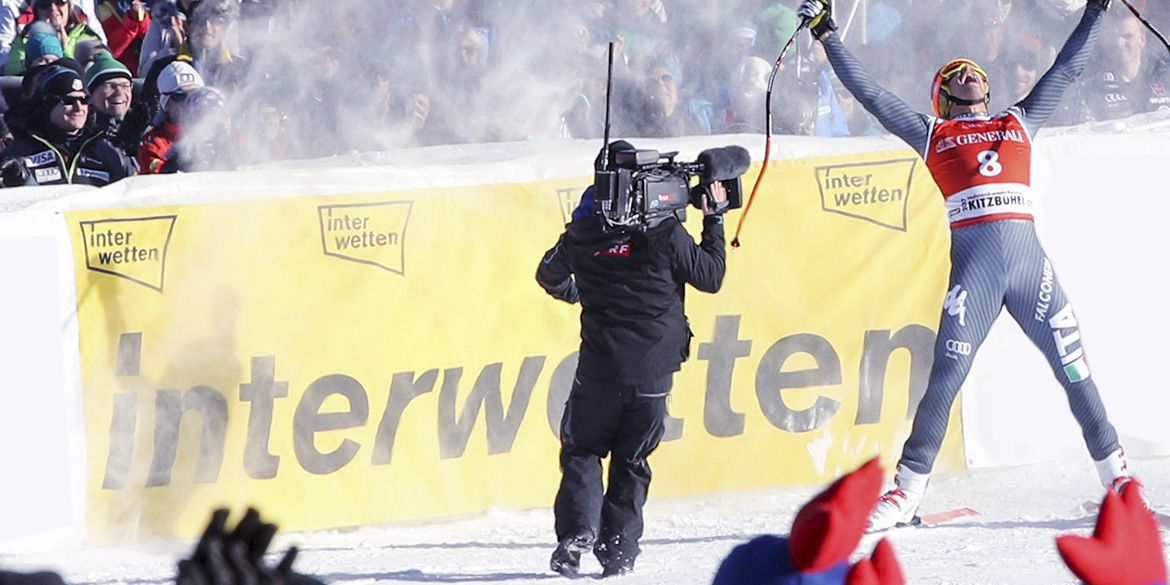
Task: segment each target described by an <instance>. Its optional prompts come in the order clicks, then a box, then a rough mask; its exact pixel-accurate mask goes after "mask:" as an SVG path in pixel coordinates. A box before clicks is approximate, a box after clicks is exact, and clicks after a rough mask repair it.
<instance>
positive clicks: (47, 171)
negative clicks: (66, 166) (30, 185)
mask: <svg viewBox="0 0 1170 585" xmlns="http://www.w3.org/2000/svg"><path fill="white" fill-rule="evenodd" d="M33 176H34V177H36V180H37V182H38V183H42V184H43V183H48V182H49V181H57V180H60V179H61V170H60V169H58V168H57V167H49V168H42V169H34V170H33Z"/></svg>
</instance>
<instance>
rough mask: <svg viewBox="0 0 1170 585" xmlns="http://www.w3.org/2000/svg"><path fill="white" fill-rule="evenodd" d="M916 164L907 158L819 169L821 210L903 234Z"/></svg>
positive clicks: (817, 172)
mask: <svg viewBox="0 0 1170 585" xmlns="http://www.w3.org/2000/svg"><path fill="white" fill-rule="evenodd" d="M917 163H918V159H916V158H913V159H911V158H906V159H897V160H888V161H880V162H873V163H856V164H846V165H832V166H824V167H817V168H816V169H815V173H816V181H817V188H818V189H819V190H820V193H821V209H823V210H824V211H826V212H828V213H838V214H841V215H844V216H847V217H852V218H856V219H860V220H864V221H867V222H870V223H873V224H876V225H879V226H882V227H884V228H889V229H892V230H897V231H903V232H904V231H906V217H907V211H906V210H907V206H908V204H909V201H910V186H911V181H912V180H913V177H914V166H915V165H916V164H917Z"/></svg>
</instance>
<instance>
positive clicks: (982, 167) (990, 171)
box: [976, 150, 1003, 177]
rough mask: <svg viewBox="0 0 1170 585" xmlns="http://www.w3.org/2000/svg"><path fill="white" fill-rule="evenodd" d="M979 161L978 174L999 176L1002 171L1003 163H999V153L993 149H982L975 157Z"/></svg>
mask: <svg viewBox="0 0 1170 585" xmlns="http://www.w3.org/2000/svg"><path fill="white" fill-rule="evenodd" d="M976 160H978V161H979V174H980V175H983V176H984V177H995V176H999V174H1000V173H1002V172H1003V165H1001V164H999V153H998V152H995V151H994V150H984V151H983V152H980V153H979V155H978V156H977V157H976Z"/></svg>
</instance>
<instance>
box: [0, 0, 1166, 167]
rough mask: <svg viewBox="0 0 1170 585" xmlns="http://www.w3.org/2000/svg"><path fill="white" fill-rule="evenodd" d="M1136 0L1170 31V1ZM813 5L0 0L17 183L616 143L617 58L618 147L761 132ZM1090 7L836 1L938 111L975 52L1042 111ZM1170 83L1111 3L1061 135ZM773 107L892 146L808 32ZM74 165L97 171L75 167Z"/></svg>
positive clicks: (1146, 37)
mask: <svg viewBox="0 0 1170 585" xmlns="http://www.w3.org/2000/svg"><path fill="white" fill-rule="evenodd" d="M1133 3H1134V4H1135V6H1137V7H1138V8H1139V9H1140V10H1142V11H1143V12H1144V13H1145V14H1146V15H1147V17H1148V18H1149V19H1150V20H1151V21H1152V22H1154V23H1155V24H1156V25H1159V24H1161V25H1164V26H1165V27H1170V6H1168V5H1170V3H1167V2H1162V1H1154V2H1150V1H1149V0H1133ZM797 5H798V1H797V0H726V1H725V2H719V3H712V2H701V1H699V0H595V1H586V0H582V1H580V2H556V3H550V2H541V1H539V0H377V1H371V0H361V1H356V0H153V1H151V0H0V63H2V64H3V65H4V68H5V73H6V75H7V77H5V78H3V79H4V81H5V83H4V84H2V87H3V89H4V97H5V101H6V102H7V103H6V104H4V108H5V110H6V113H5V114H4V121H5V123H6V129H5V138H4V140H5V142H4V144H5V155H6V156H5V157H4V162H3V163H2V164H3V168H2V169H0V171H2V173H3V178H4V183H5V184H8V185H11V184H48V183H52V182H54V181H56V180H58V179H59V182H91V183H94V184H105V183H106V182H109V181H112V180H117V179H118V178H121V177H122V176H127V175H129V174H134V173H155V172H171V171H178V170H185V171H191V170H201V169H208V168H236V167H240V166H245V165H251V164H257V163H264V162H268V161H272V160H281V159H304V158H317V157H323V156H330V155H335V154H341V153H347V152H354V151H381V150H391V149H396V148H403V147H414V146H428V145H439V144H464V143H475V142H497V141H515V140H525V139H557V138H586V139H594V138H599V137H600V136H601V135H602V131H603V126H604V117H605V116H604V113H605V107H604V104H605V89H606V64H607V45H608V43H609V42H610V41H614V42H615V43H616V44H615V46H616V53H617V56H616V58H615V65H614V67H615V72H614V83H613V87H614V90H613V99H612V125H613V128H612V132H613V135H614V136H615V137H651V138H654V137H669V136H681V135H702V134H722V133H742V132H746V133H753V132H763V130H764V124H765V115H764V107H765V103H764V99H765V98H764V92H765V89H766V86H767V82H768V76H769V73H770V72H771V69H772V64H773V63H774V61H775V59H776V57H777V55H778V54H779V52H780V48H781V46H782V45H783V44H784V42H785V41H786V40H787V39H788V38H789V37H790V36H791V34H792V32H793V31H794V30H795V28H796V26H797V17H796V15H795V8H796V7H797ZM1083 6H1084V1H1083V0H1079V1H1078V0H1015V1H1014V2H1013V1H1012V0H969V1H965V2H954V1H953V0H952V1H947V0H838V2H836V8H835V14H837V15H838V17H837V18H838V21H839V24H840V25H841V28H842V30H841V34H842V36H843V38H844V40H845V42H846V44H847V45H848V46H850V48H851V49H853V51H854V53H855V54H857V55H858V56H859V57H860V58H861V59H862V61H863V62H864V64H865V65H866V66H867V67H868V68H869V70H870V71H871V72H872V73H873V74H874V76H875V77H876V78H877V80H878V81H879V83H881V84H883V85H884V86H885V87H887V88H888V89H890V90H891V91H893V92H894V93H896V94H897V95H899V96H901V97H902V98H903V99H905V100H906V101H907V102H909V103H910V104H911V105H912V106H914V107H915V108H916V109H918V110H919V111H923V112H929V111H930V106H929V87H930V82H931V79H932V77H933V74H934V72H935V70H936V69H937V67H938V66H939V65H940V64H941V63H944V62H946V61H948V60H950V59H952V58H956V57H967V58H970V59H974V60H975V61H977V62H979V63H980V64H981V65H982V66H983V67H984V68H985V69H986V70H987V71H988V72H989V73H990V76H991V83H992V108H993V109H995V110H998V109H1002V108H1004V107H1007V106H1009V105H1011V104H1012V103H1014V102H1015V101H1017V100H1019V99H1020V98H1021V97H1023V96H1024V95H1026V94H1027V92H1028V91H1029V90H1030V89H1031V87H1032V85H1033V84H1034V83H1035V81H1036V79H1037V77H1038V76H1039V75H1041V74H1043V72H1044V71H1045V70H1046V68H1047V67H1048V66H1049V65H1050V64H1051V63H1052V61H1053V60H1054V58H1055V55H1056V52H1057V51H1058V50H1059V48H1060V45H1061V44H1062V43H1063V42H1064V40H1065V38H1066V36H1067V35H1068V33H1069V32H1070V31H1071V30H1072V28H1073V26H1075V24H1076V21H1077V20H1078V19H1079V18H1080V14H1081V8H1082V7H1083ZM1168 70H1170V51H1167V49H1166V47H1164V46H1162V45H1161V44H1160V43H1159V42H1158V41H1157V40H1156V39H1155V38H1154V37H1153V36H1152V35H1151V34H1150V33H1149V32H1148V31H1147V30H1146V29H1145V27H1143V26H1142V25H1141V24H1140V23H1139V22H1138V21H1137V20H1136V19H1135V18H1133V17H1132V16H1131V15H1130V14H1129V12H1128V11H1127V10H1126V9H1125V7H1124V6H1121V5H1120V3H1116V4H1115V6H1114V8H1113V9H1112V10H1111V11H1110V13H1109V18H1108V20H1107V22H1106V23H1105V25H1104V27H1103V28H1102V31H1101V35H1100V37H1099V41H1098V46H1097V50H1096V52H1095V54H1094V59H1093V62H1092V63H1091V64H1090V66H1089V69H1088V70H1087V71H1086V72H1085V74H1084V75H1083V76H1082V78H1081V80H1080V81H1079V82H1078V84H1077V85H1076V86H1075V87H1074V88H1073V89H1072V90H1071V91H1070V92H1069V94H1067V95H1066V96H1065V99H1064V101H1063V105H1062V109H1061V111H1060V112H1059V113H1058V114H1057V115H1056V116H1055V117H1054V119H1053V120H1052V121H1051V122H1050V125H1073V124H1078V123H1081V122H1086V121H1102V120H1113V119H1120V118H1125V117H1128V116H1132V115H1135V114H1140V113H1144V112H1150V111H1155V110H1160V109H1161V110H1165V109H1170V94H1168V93H1167V87H1166V83H1167V77H1168V75H1170V73H1168ZM772 105H773V115H772V118H773V123H774V126H775V131H776V132H777V133H780V134H800V135H818V136H858V135H875V134H880V133H882V132H884V131H883V130H882V129H881V128H880V126H879V125H878V124H877V123H876V122H875V121H874V120H873V119H872V118H871V117H870V116H869V115H868V114H866V113H865V112H864V111H863V110H861V108H860V107H858V106H857V104H856V102H855V101H854V100H853V98H852V96H850V95H849V93H848V91H846V90H845V89H844V88H843V87H842V86H841V85H840V83H839V82H838V81H837V80H836V79H835V78H834V76H833V74H832V72H831V69H830V68H829V67H828V66H827V63H826V61H825V58H824V54H823V51H821V50H820V47H819V45H818V44H816V43H813V42H811V40H810V39H809V38H808V35H801V36H800V38H799V42H798V43H797V45H796V48H795V50H793V51H792V52H790V54H789V56H788V57H787V58H786V59H785V63H784V67H783V69H782V70H781V71H780V73H779V75H778V77H777V80H776V85H775V91H774V95H773V104H772ZM46 144H49V145H51V146H52V150H53V152H54V153H55V155H56V156H55V157H54V156H53V155H43V156H41V157H40V159H37V160H42V159H49V158H56V159H57V160H56V166H54V165H53V164H51V163H53V161H48V162H47V163H46V164H44V165H38V164H37V160H33V159H34V158H35V157H34V156H33V155H37V154H43V153H45V152H48V151H47V150H45V145H46ZM82 153H85V154H86V156H84V157H83V156H81V155H82ZM30 157H32V158H30ZM78 158H80V159H85V158H89V159H93V160H97V161H101V163H100V164H97V163H86V164H88V165H89V167H91V168H89V169H88V170H86V168H85V167H86V164H82V165H80V168H78V169H71V167H70V165H69V164H67V163H69V162H70V161H72V160H74V159H78ZM21 161H23V164H22V163H21ZM82 162H83V163H84V160H83V161H82ZM81 171H86V172H81Z"/></svg>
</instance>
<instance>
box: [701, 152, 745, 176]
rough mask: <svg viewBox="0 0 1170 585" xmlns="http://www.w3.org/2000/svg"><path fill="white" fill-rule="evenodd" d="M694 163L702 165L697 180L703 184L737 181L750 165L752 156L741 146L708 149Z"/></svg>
mask: <svg viewBox="0 0 1170 585" xmlns="http://www.w3.org/2000/svg"><path fill="white" fill-rule="evenodd" d="M695 162H697V163H699V164H701V165H703V170H702V172H701V173H700V174H699V180H700V181H702V182H703V183H712V182H715V181H730V180H732V179H738V178H739V177H740V176H741V175H743V174H744V173H746V172H747V170H748V167H750V166H751V165H752V155H751V154H750V153H749V152H748V151H747V149H746V148H744V147H742V146H724V147H722V148H708V149H707V150H704V151H703V152H700V153H699V157H698V158H697V159H695Z"/></svg>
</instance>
